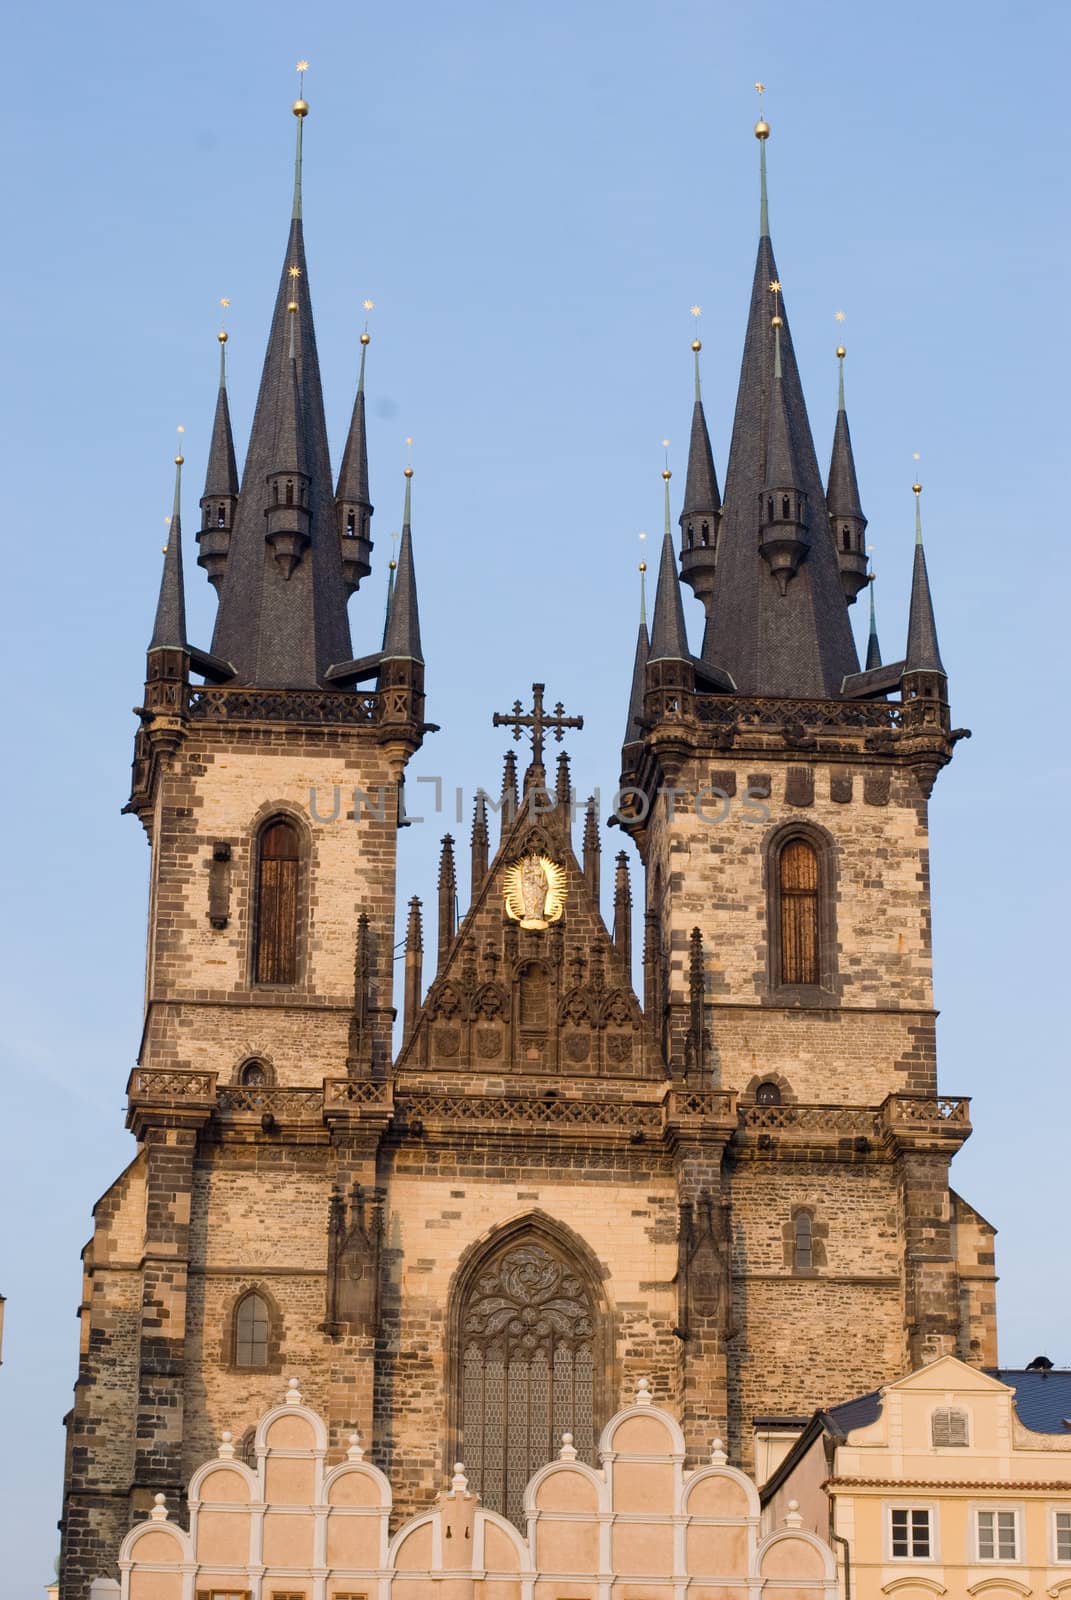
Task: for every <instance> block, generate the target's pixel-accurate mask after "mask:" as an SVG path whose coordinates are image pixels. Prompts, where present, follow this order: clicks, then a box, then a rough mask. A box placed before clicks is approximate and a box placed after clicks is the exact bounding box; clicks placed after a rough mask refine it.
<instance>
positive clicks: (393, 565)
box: [387, 556, 398, 572]
mask: <svg viewBox="0 0 1071 1600" xmlns="http://www.w3.org/2000/svg"><path fill="white" fill-rule="evenodd" d="M387 566H388V567H389V568H390V570H391V571H392V572H397V570H398V563H397V561H395V559H394V557H393V556H391V558H390V560H389V561H388V562H387Z"/></svg>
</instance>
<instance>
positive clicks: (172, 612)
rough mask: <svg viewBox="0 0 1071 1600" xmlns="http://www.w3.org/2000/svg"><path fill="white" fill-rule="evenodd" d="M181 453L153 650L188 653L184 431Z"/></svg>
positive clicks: (152, 640)
mask: <svg viewBox="0 0 1071 1600" xmlns="http://www.w3.org/2000/svg"><path fill="white" fill-rule="evenodd" d="M178 431H179V445H180V448H179V451H178V453H177V455H176V456H175V498H174V501H173V503H172V509H171V521H170V524H169V526H168V530H167V544H166V545H165V546H164V570H163V572H162V573H161V575H160V595H159V598H158V600H157V602H156V618H155V621H154V623H153V630H152V639H151V640H150V641H149V649H150V651H152V650H185V649H186V648H187V645H186V591H185V586H184V584H183V580H182V510H181V501H182V463H183V461H184V460H185V459H186V458H185V457H184V455H183V454H182V449H181V441H182V435H183V433H184V432H185V429H184V428H179V430H178Z"/></svg>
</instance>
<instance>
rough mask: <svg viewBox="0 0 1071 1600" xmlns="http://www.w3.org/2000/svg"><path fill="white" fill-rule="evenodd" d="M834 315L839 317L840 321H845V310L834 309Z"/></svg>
mask: <svg viewBox="0 0 1071 1600" xmlns="http://www.w3.org/2000/svg"><path fill="white" fill-rule="evenodd" d="M833 315H834V317H835V318H836V319H837V321H838V322H843V321H844V312H843V311H834V313H833Z"/></svg>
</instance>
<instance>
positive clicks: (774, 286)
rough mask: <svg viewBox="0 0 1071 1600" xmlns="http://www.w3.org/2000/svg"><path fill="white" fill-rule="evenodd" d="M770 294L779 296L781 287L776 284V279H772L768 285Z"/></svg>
mask: <svg viewBox="0 0 1071 1600" xmlns="http://www.w3.org/2000/svg"><path fill="white" fill-rule="evenodd" d="M770 293H771V294H780V293H781V285H780V283H779V282H778V280H777V279H776V278H774V279H773V281H772V282H771V284H770Z"/></svg>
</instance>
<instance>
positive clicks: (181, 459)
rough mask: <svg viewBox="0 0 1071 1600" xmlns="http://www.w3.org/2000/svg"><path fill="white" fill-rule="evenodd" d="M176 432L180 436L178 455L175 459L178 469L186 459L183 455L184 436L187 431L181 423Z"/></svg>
mask: <svg viewBox="0 0 1071 1600" xmlns="http://www.w3.org/2000/svg"><path fill="white" fill-rule="evenodd" d="M175 431H176V432H177V434H178V436H179V445H178V455H177V456H176V457H175V465H176V467H181V465H182V463H183V462H184V461H185V459H186V457H185V456H184V455H183V454H182V435H183V434H184V433H185V432H186V429H185V428H184V427H183V426H182V423H181V422H180V423H179V425H178V427H177V429H176V430H175Z"/></svg>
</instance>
